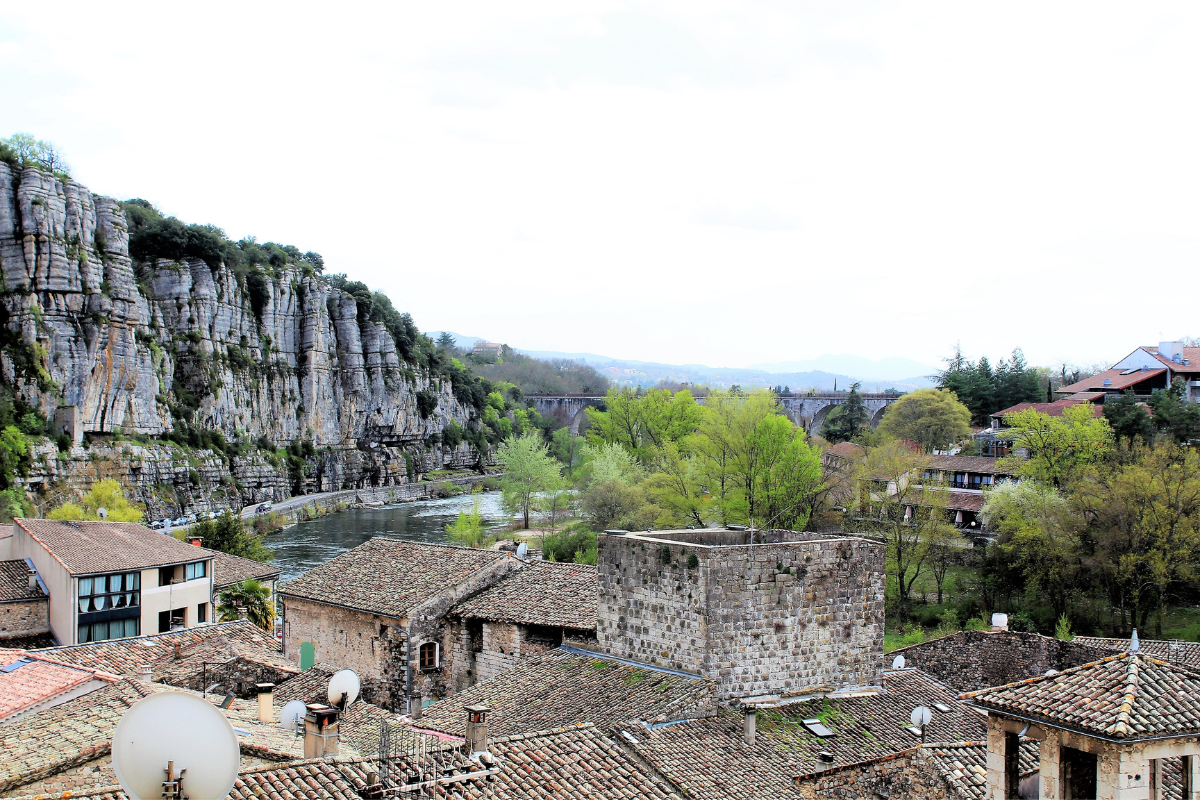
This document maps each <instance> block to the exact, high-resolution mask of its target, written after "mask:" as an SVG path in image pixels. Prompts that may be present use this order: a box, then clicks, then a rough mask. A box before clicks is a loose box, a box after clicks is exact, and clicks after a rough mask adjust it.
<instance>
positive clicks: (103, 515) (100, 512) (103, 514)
mask: <svg viewBox="0 0 1200 800" xmlns="http://www.w3.org/2000/svg"><path fill="white" fill-rule="evenodd" d="M96 516H97V517H99V518H100V519H108V509H107V508H105V507H104V506H100V507H99V508H97V509H96Z"/></svg>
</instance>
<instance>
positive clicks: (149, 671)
mask: <svg viewBox="0 0 1200 800" xmlns="http://www.w3.org/2000/svg"><path fill="white" fill-rule="evenodd" d="M138 680H141V681H145V682H146V683H150V682H151V681H153V680H154V668H153V667H151V666H150V665H149V664H142V665H141V666H140V667H138Z"/></svg>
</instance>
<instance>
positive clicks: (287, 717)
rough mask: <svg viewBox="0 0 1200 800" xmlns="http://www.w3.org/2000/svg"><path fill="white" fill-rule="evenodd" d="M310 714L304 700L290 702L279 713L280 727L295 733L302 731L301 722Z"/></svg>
mask: <svg viewBox="0 0 1200 800" xmlns="http://www.w3.org/2000/svg"><path fill="white" fill-rule="evenodd" d="M307 712H308V706H306V705H304V701H303V700H290V701H288V703H287V705H285V706H284V707H283V709H282V710H280V712H279V727H281V728H283V729H284V730H285V731H291V732H292V733H295V732H296V731H297V730H299V729H300V720H302V719H304V715H305V714H306V713H307Z"/></svg>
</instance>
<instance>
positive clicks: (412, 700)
mask: <svg viewBox="0 0 1200 800" xmlns="http://www.w3.org/2000/svg"><path fill="white" fill-rule="evenodd" d="M424 706H425V698H424V697H422V696H421V695H419V694H414V695H411V696H410V697H409V698H408V714H409V716H411V717H412V718H413V719H414V720H418V719H420V718H421V710H422V709H423V708H424Z"/></svg>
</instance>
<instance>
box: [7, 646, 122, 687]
mask: <svg viewBox="0 0 1200 800" xmlns="http://www.w3.org/2000/svg"><path fill="white" fill-rule="evenodd" d="M24 652H25V655H23V656H21V658H33V659H36V660H38V661H41V662H44V663H46V664H53V665H54V666H56V667H66V668H67V669H74V670H78V671H80V672H90V673H92V675H94V676H95V677H96V678H98V679H99V680H102V681H108V682H109V683H116V682H117V681H119V680H121V676H120V675H117V674H115V673H112V672H105V671H104V670H102V669H97V668H96V667H84V666H80V665H79V664H71V663H68V662H66V661H59V660H57V659H54V658H47V657H46V656H43V655H41V654H40V653H39V652H38V651H37V650H26V651H24Z"/></svg>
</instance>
